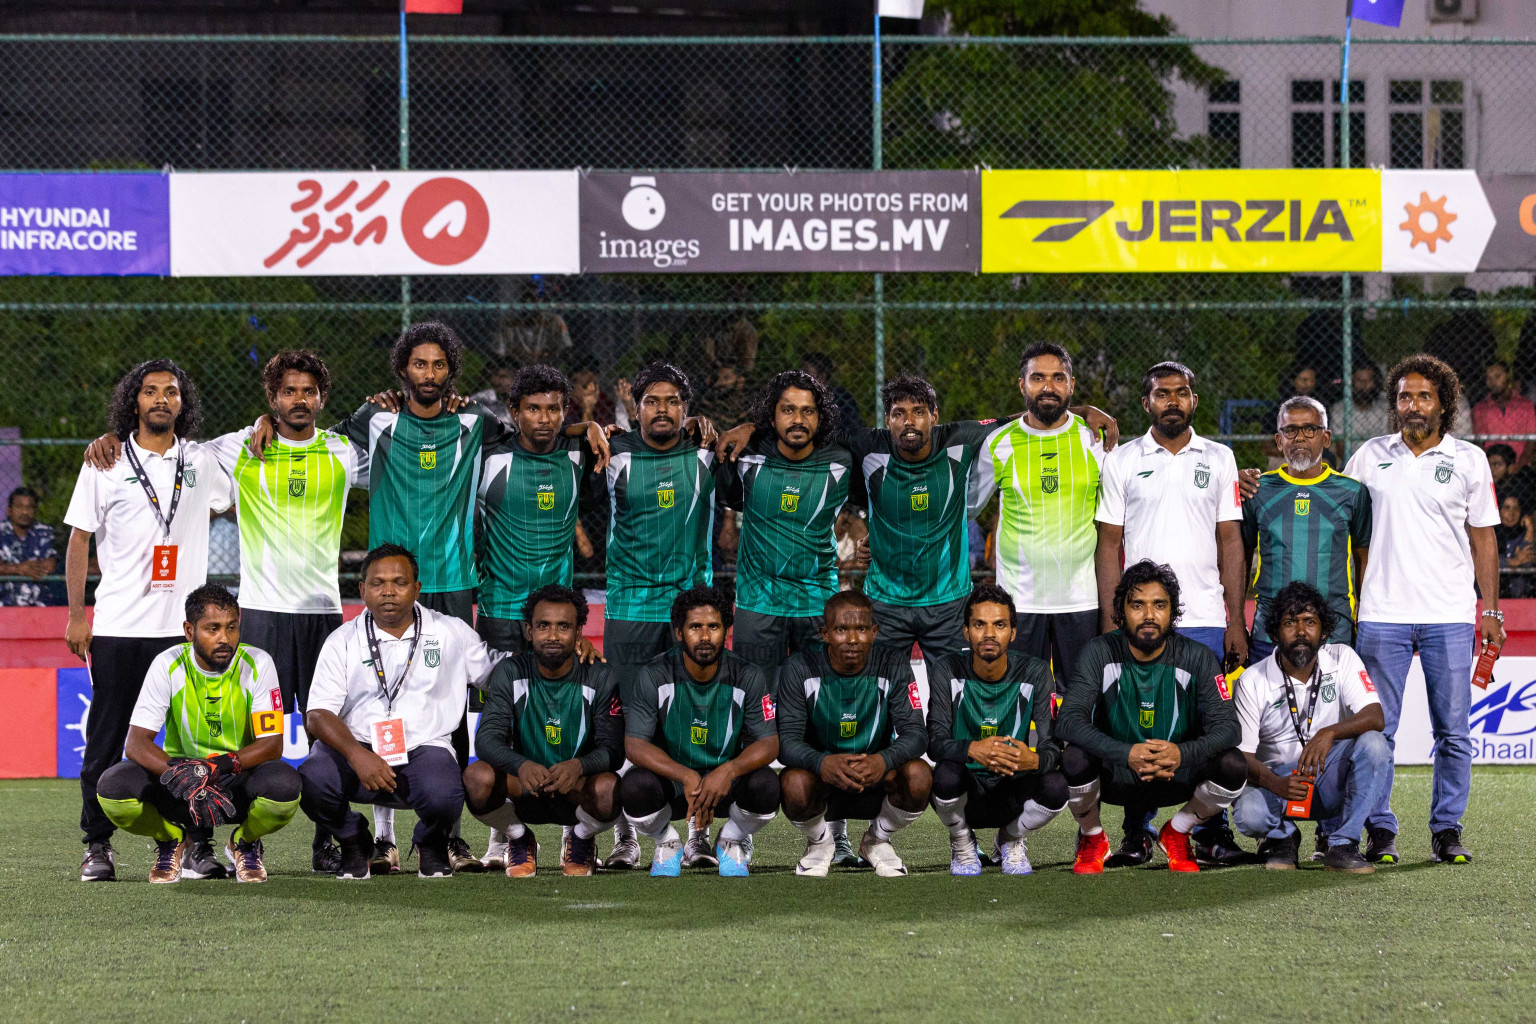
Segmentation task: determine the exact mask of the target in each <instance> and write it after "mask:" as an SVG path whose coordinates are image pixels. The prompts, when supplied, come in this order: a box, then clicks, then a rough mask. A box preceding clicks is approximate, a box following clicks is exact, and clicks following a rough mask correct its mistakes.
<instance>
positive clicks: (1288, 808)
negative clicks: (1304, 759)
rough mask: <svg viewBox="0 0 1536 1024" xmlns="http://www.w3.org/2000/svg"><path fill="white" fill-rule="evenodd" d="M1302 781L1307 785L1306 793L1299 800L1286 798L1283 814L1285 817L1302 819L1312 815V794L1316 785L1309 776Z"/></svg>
mask: <svg viewBox="0 0 1536 1024" xmlns="http://www.w3.org/2000/svg"><path fill="white" fill-rule="evenodd" d="M1301 781H1302V783H1303V784H1304V785H1305V786H1306V787H1307V795H1306V796H1304V797H1302V798H1301V799H1300V800H1287V801H1286V802H1285V816H1286V817H1287V818H1300V819H1302V820H1303V821H1305V820H1306V819H1308V818H1310V817H1312V794H1313V792H1315V790H1316V787H1315V786H1314V785H1313V783H1312V780H1311V779H1310V778H1303V779H1302V780H1301Z"/></svg>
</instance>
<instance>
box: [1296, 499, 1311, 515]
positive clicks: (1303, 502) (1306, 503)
mask: <svg viewBox="0 0 1536 1024" xmlns="http://www.w3.org/2000/svg"><path fill="white" fill-rule="evenodd" d="M1311 511H1312V499H1311V498H1297V499H1296V514H1297V515H1299V516H1304V515H1306V514H1307V513H1308V512H1311Z"/></svg>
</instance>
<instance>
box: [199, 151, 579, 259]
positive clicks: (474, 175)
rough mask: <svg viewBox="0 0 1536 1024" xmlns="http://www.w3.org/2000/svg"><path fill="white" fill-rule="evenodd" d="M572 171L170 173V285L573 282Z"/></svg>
mask: <svg viewBox="0 0 1536 1024" xmlns="http://www.w3.org/2000/svg"><path fill="white" fill-rule="evenodd" d="M576 209H577V208H576V172H575V171H462V172H461V171H382V172H374V171H369V172H345V171H343V172H325V173H314V174H311V173H301V172H300V173H288V172H261V173H244V172H241V173H230V174H223V173H210V174H175V175H172V176H171V227H172V231H171V234H172V238H171V273H172V274H173V275H175V276H179V277H276V276H302V275H315V276H319V275H338V274H344V275H349V276H350V275H369V274H389V275H392V274H574V273H576V272H577V271H578V270H579V269H580V263H579V261H578V253H577V248H576V237H577V212H576Z"/></svg>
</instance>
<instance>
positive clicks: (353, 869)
mask: <svg viewBox="0 0 1536 1024" xmlns="http://www.w3.org/2000/svg"><path fill="white" fill-rule="evenodd" d="M340 842H341V851H340V854H339V860H340V863H339V864H337V865H336V877H337V878H340V879H342V880H343V881H348V882H350V881H358V880H361V879H364V878H367V877H369V871H368V861H369V860H370V859H371V858H372V856H373V836H371V835H369V834H368V829H367V828H366V827H364V828H363V829H361V830H360V831H359V832H358V833H357V835H355V836H353V837H352V838H351V839H342V840H340Z"/></svg>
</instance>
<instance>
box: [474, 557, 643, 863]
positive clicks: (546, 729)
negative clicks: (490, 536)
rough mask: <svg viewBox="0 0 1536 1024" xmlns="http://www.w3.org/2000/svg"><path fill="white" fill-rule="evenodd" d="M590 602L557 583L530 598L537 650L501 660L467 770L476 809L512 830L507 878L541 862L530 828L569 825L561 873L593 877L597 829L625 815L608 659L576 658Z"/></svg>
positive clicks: (618, 722)
mask: <svg viewBox="0 0 1536 1024" xmlns="http://www.w3.org/2000/svg"><path fill="white" fill-rule="evenodd" d="M586 623H587V602H586V600H585V599H584V598H583V597H582V596H581V595H580V594H578V593H577V592H576V591H574V590H572V589H571V588H570V587H562V586H559V585H557V584H551V585H549V586H546V587H541V588H539V589H538V590H535V591H534V592H533V593H532V594H530V595H529V596H528V600H527V601H526V602H524V604H523V627H524V630H525V632H526V643H527V644H528V646H529V648H530V650H528V651H527V652H525V653H523V654H520V655H518V656H517V657H515V658H509V659H507V660H506V661H503V662H500V663H499V664H497V666H496V668H495V669H493V670H492V671H491V678H490V681H489V686H490V690H489V692H488V693H487V695H486V698H485V710H484V711H482V712H481V713H480V726H479V728H478V729H477V730H476V732H475V755H476V756H477V757H478V758H479V760H478V761H476V762H475V763H474V764H472V765H470V766H469V767H468V768H466V769H465V770H464V798H465V802H466V803H467V804H468V805H469V811H470V813H471V814H473V815H474V816H475V817H476V818H479V819H480V820H481V821H483V822H485V823H486V824H487V825H489V826H491V828H492V829H494V830H496V831H498V832H501V833H503V834H504V835H506V837H507V840H508V842H507V877H508V878H526V877H529V876H531V875H532V874H533V873H534V871H535V870H536V867H537V861H538V853H539V844H538V842H537V841H536V840H535V839H534V837H533V833H532V832H530V831H529V830H528V828H527V826H528V825H564V826H566V831H565V838H564V841H563V842H562V844H561V846H562V849H561V851H560V870H561V871H562V872H563V873H565V874H567V875H590V874H592V872H593V871H594V870H595V869H596V866H597V836H598V835H599V833H601V832H603V831H604V830H606V829H609V828H612V827H613V822H614V819H616V818H617V817H618V816H619V794H618V789H619V777H618V775H617V774H616V773H617V771H618V769H619V766H620V765H622V764H623V763H624V717H623V714H624V713H623V711H622V710H621V709H620V707H619V696H618V687H617V686H616V684H615V683H614V681H613V679H612V677H611V676H610V675H609V674H608V666H607V665H605V664H601V663H597V664H591V665H584V664H582V663H581V661H580V659H578V658H577V657H576V645H577V642H578V641H579V640H580V639H581V628H582V627H583V626H584V625H586Z"/></svg>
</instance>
